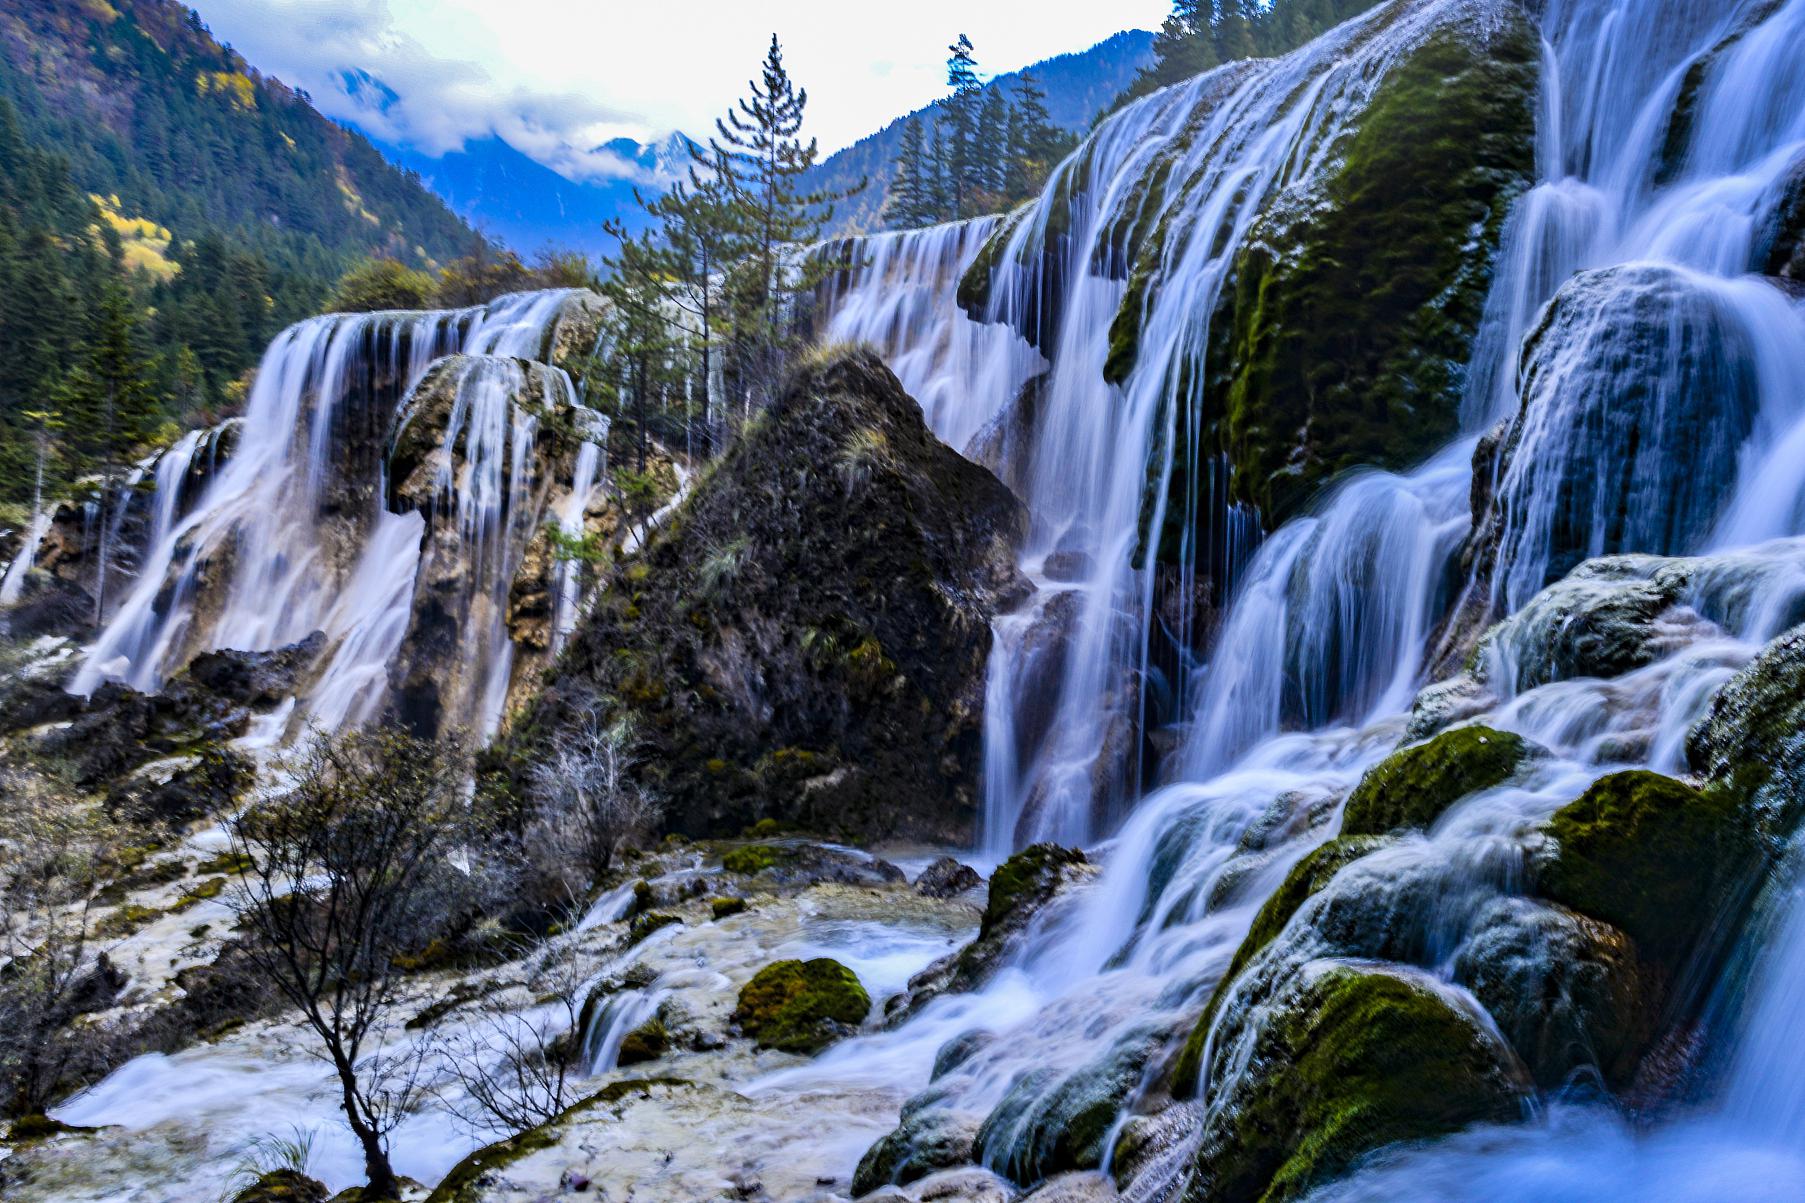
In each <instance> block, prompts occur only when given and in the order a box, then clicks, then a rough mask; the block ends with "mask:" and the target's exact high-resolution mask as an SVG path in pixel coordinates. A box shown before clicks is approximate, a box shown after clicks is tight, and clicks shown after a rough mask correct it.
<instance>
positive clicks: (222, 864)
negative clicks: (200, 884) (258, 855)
mask: <svg viewBox="0 0 1805 1203" xmlns="http://www.w3.org/2000/svg"><path fill="white" fill-rule="evenodd" d="M253 868H255V866H254V865H253V864H252V862H251V858H250V857H248V856H246V855H245V854H244V853H242V852H233V851H231V850H230V849H227V850H226V851H224V852H221V853H220V854H219V855H217V856H211V857H208V858H207V859H206V860H204V861H202V862H201V863H200V864H198V865H196V866H195V868H194V871H195V872H196V873H198V874H200V875H201V876H203V877H204V876H208V875H210V874H214V873H223V874H225V875H226V876H228V877H239V876H242V875H244V874H246V873H249V872H250V871H251V870H252V869H253Z"/></svg>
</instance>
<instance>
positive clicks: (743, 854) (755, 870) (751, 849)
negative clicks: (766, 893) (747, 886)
mask: <svg viewBox="0 0 1805 1203" xmlns="http://www.w3.org/2000/svg"><path fill="white" fill-rule="evenodd" d="M787 859H789V855H788V852H787V850H786V849H784V848H782V847H779V846H778V845H776V844H748V845H747V846H746V847H744V848H735V849H733V850H732V851H730V852H727V853H724V854H723V855H722V857H721V868H723V869H725V870H727V871H728V872H729V873H740V874H744V875H745V876H747V877H752V876H754V875H756V874H759V873H762V872H764V871H765V870H766V869H769V868H770V867H771V866H773V865H776V864H781V863H782V862H783V861H785V860H787Z"/></svg>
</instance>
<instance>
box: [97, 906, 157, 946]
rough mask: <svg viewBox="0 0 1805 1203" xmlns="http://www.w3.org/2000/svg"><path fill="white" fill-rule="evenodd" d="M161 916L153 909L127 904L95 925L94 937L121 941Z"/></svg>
mask: <svg viewBox="0 0 1805 1203" xmlns="http://www.w3.org/2000/svg"><path fill="white" fill-rule="evenodd" d="M162 914H163V912H162V911H159V910H158V909H157V908H155V907H151V906H139V905H138V904H137V903H135V902H128V903H126V904H125V905H124V906H122V907H119V908H118V909H116V910H115V911H114V912H113V913H112V914H110V915H108V916H107V917H106V918H104V919H102V920H101V921H100V922H99V923H98V924H96V925H95V928H94V931H95V934H96V935H99V936H103V937H105V938H107V939H110V940H118V939H123V938H124V937H126V936H129V935H131V934H132V933H133V932H135V931H137V930H138V929H140V928H142V927H147V926H149V925H150V924H151V923H152V922H154V921H155V920H156V919H157V918H158V917H159V916H161V915H162Z"/></svg>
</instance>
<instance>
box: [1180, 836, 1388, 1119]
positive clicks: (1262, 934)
mask: <svg viewBox="0 0 1805 1203" xmlns="http://www.w3.org/2000/svg"><path fill="white" fill-rule="evenodd" d="M1387 842H1388V841H1386V840H1385V839H1382V838H1380V837H1377V836H1342V837H1341V838H1339V839H1333V840H1330V841H1329V842H1328V843H1326V844H1324V845H1322V846H1321V847H1320V848H1315V849H1312V850H1311V851H1310V852H1308V853H1307V854H1305V856H1304V858H1303V859H1302V860H1300V861H1298V862H1297V864H1296V865H1294V866H1292V869H1291V872H1290V873H1288V874H1286V876H1285V880H1284V882H1283V883H1282V884H1281V885H1280V886H1279V888H1278V889H1277V890H1275V891H1273V894H1272V897H1270V898H1268V899H1267V900H1266V902H1265V904H1264V905H1263V906H1261V907H1260V910H1259V913H1258V914H1256V915H1255V916H1254V920H1253V925H1252V926H1251V927H1249V928H1248V929H1247V935H1246V936H1245V937H1244V938H1243V939H1242V941H1241V946H1240V947H1239V948H1237V949H1235V956H1234V959H1233V960H1231V961H1230V962H1229V965H1228V971H1227V972H1226V973H1224V974H1223V975H1222V980H1221V981H1220V982H1218V983H1217V984H1216V992H1215V994H1214V995H1212V996H1211V998H1210V1003H1209V1006H1208V1007H1207V1008H1205V1009H1204V1012H1203V1015H1202V1017H1200V1018H1199V1019H1198V1020H1197V1023H1196V1024H1195V1025H1194V1026H1193V1027H1192V1028H1191V1034H1190V1035H1189V1036H1188V1037H1186V1039H1185V1043H1184V1048H1183V1049H1181V1050H1180V1052H1179V1054H1178V1060H1177V1061H1176V1062H1175V1063H1174V1064H1173V1067H1172V1081H1171V1087H1170V1088H1171V1091H1172V1095H1173V1097H1174V1098H1180V1099H1187V1098H1190V1097H1191V1096H1192V1095H1193V1094H1195V1093H1196V1090H1197V1080H1198V1077H1199V1075H1200V1074H1201V1073H1202V1072H1203V1049H1204V1045H1205V1044H1206V1043H1207V1042H1208V1041H1209V1037H1210V1027H1211V1025H1212V1024H1214V1023H1215V1020H1216V1011H1217V1009H1218V1008H1219V1007H1220V1006H1221V1005H1222V1000H1223V998H1224V997H1225V996H1226V994H1227V992H1228V989H1229V987H1230V986H1232V985H1233V984H1234V981H1235V979H1236V978H1237V977H1239V976H1241V971H1242V970H1243V969H1245V968H1247V965H1248V963H1249V962H1250V961H1252V960H1253V959H1254V957H1255V956H1257V955H1259V953H1260V950H1261V949H1263V948H1265V947H1266V946H1267V945H1268V944H1270V943H1272V941H1273V940H1274V939H1275V938H1277V936H1278V934H1279V933H1280V932H1282V931H1284V930H1285V925H1286V924H1288V923H1290V922H1291V916H1293V915H1295V914H1297V912H1298V908H1300V907H1302V906H1303V905H1304V903H1306V902H1308V901H1309V900H1310V899H1311V898H1312V897H1314V896H1315V895H1316V894H1317V893H1319V892H1320V891H1321V890H1322V888H1323V887H1324V886H1326V885H1328V884H1329V881H1330V880H1331V879H1332V878H1333V877H1334V876H1335V874H1337V873H1339V872H1341V870H1343V869H1344V868H1346V867H1347V866H1349V865H1351V864H1353V863H1354V862H1355V861H1357V860H1359V859H1360V858H1361V857H1363V856H1366V855H1367V854H1368V853H1371V852H1374V851H1376V850H1378V849H1380V848H1383V847H1384V846H1385V845H1386V843H1387Z"/></svg>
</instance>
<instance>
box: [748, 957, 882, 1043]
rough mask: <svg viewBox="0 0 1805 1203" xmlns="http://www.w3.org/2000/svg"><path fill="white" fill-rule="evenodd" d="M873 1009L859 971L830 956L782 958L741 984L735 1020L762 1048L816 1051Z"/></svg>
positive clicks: (847, 1030) (847, 1031) (851, 1027)
mask: <svg viewBox="0 0 1805 1203" xmlns="http://www.w3.org/2000/svg"><path fill="white" fill-rule="evenodd" d="M870 1010H871V996H870V995H868V994H866V993H865V987H864V986H862V985H861V984H860V983H859V978H858V975H857V974H855V973H854V972H853V971H852V970H850V969H848V968H847V967H846V966H844V965H842V964H840V962H838V961H836V960H833V959H832V958H829V957H816V958H815V959H814V960H812V961H778V962H776V963H775V964H771V965H767V966H765V967H764V968H763V969H761V970H759V971H758V973H757V974H755V975H754V976H753V978H752V980H751V981H749V982H747V983H746V984H745V985H744V986H742V987H741V988H740V996H739V1005H738V1006H736V1007H735V1008H734V1010H733V1022H734V1023H736V1024H738V1025H739V1028H740V1031H742V1032H744V1033H745V1034H746V1035H748V1036H750V1037H752V1038H753V1039H754V1040H756V1041H757V1042H758V1046H759V1047H760V1048H774V1049H778V1050H780V1051H782V1052H786V1053H804V1054H809V1053H817V1052H820V1051H821V1050H822V1049H823V1048H826V1047H827V1046H828V1045H829V1044H832V1043H833V1042H834V1041H835V1040H838V1039H839V1038H840V1037H842V1036H844V1035H846V1034H848V1033H849V1032H851V1031H852V1030H854V1029H855V1028H857V1027H858V1025H859V1024H860V1023H861V1022H863V1020H864V1018H865V1015H866V1013H867V1012H869V1011H870Z"/></svg>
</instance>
